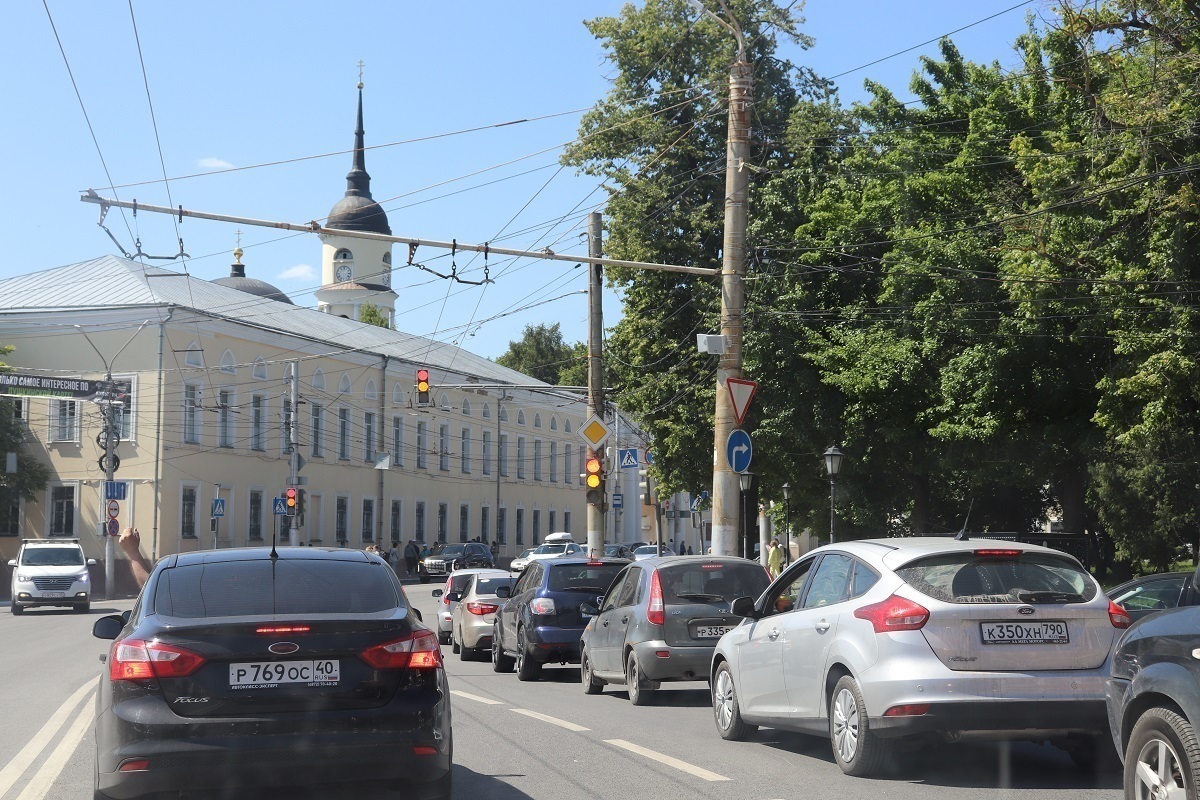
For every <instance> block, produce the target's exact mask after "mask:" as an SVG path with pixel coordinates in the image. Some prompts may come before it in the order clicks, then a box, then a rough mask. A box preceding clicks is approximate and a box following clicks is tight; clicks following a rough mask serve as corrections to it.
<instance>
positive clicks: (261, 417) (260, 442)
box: [250, 394, 267, 450]
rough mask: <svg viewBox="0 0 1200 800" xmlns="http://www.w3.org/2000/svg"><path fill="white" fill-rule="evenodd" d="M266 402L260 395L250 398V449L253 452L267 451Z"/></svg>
mask: <svg viewBox="0 0 1200 800" xmlns="http://www.w3.org/2000/svg"><path fill="white" fill-rule="evenodd" d="M265 415H266V400H264V399H263V396H262V395H261V394H256V395H254V396H253V397H251V398H250V447H251V449H253V450H266V449H267V434H266V419H265Z"/></svg>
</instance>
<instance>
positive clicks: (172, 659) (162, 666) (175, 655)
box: [108, 639, 207, 681]
mask: <svg viewBox="0 0 1200 800" xmlns="http://www.w3.org/2000/svg"><path fill="white" fill-rule="evenodd" d="M206 660H207V659H205V658H204V656H202V655H200V654H199V653H193V652H192V651H191V650H184V649H183V648H182V647H174V646H172V645H169V644H163V643H162V642H158V641H150V642H146V641H143V640H141V639H122V640H121V641H119V642H115V643H114V644H113V649H112V653H111V654H110V655H109V657H108V677H109V679H111V680H114V681H139V680H147V679H149V678H183V677H186V676H188V675H191V674H192V673H193V672H195V671H196V670H198V669H200V667H202V666H203V665H204V662H205V661H206Z"/></svg>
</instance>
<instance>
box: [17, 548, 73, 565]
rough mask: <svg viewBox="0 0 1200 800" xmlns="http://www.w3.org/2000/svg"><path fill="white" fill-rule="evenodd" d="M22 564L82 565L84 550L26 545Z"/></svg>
mask: <svg viewBox="0 0 1200 800" xmlns="http://www.w3.org/2000/svg"><path fill="white" fill-rule="evenodd" d="M21 566H23V567H82V566H83V551H82V550H80V549H79V548H78V547H26V548H25V551H24V553H23V554H22V555H21Z"/></svg>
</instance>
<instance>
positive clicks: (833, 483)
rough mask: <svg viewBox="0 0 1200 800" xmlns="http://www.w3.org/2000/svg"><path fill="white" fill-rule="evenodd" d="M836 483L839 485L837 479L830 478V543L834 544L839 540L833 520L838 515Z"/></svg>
mask: <svg viewBox="0 0 1200 800" xmlns="http://www.w3.org/2000/svg"><path fill="white" fill-rule="evenodd" d="M836 485H837V480H836V479H835V478H832V477H831V478H830V479H829V543H830V544H833V543H834V542H836V541H837V539H836V538H835V536H834V532H833V521H834V519H835V517H836V515H837V511H836V507H835V506H834V504H833V493H834V486H836Z"/></svg>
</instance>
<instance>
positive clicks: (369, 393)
mask: <svg viewBox="0 0 1200 800" xmlns="http://www.w3.org/2000/svg"><path fill="white" fill-rule="evenodd" d="M363 399H364V400H378V399H379V391H378V390H377V389H376V388H375V381H374V380H368V381H367V386H366V388H364V389H363Z"/></svg>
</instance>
